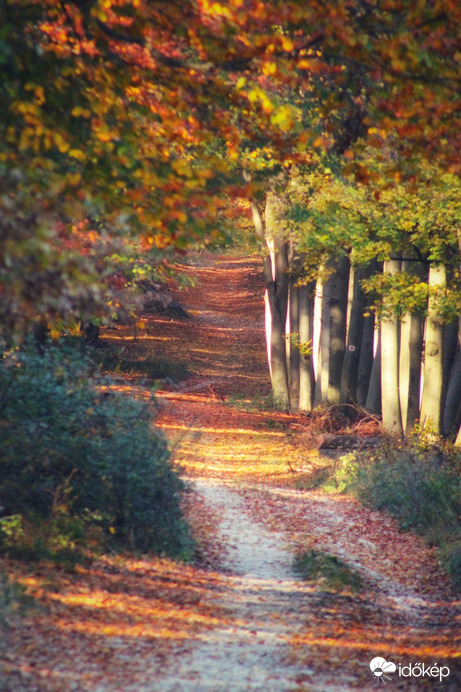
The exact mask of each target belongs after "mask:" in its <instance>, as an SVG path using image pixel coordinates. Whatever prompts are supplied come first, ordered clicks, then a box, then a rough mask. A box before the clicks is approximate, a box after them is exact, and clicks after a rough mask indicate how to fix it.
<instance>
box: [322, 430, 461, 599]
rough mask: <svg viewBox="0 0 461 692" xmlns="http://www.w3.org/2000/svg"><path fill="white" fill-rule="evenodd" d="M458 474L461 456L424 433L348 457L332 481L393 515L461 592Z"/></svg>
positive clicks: (460, 486) (341, 463)
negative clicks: (435, 555)
mask: <svg viewBox="0 0 461 692" xmlns="http://www.w3.org/2000/svg"><path fill="white" fill-rule="evenodd" d="M460 470H461V454H460V452H459V451H457V450H456V449H454V448H450V447H449V446H448V445H447V444H445V443H437V444H435V443H434V442H433V440H432V439H431V438H430V437H428V436H426V435H424V433H421V434H419V435H418V434H415V435H414V436H413V437H411V438H410V439H409V440H408V441H405V442H403V443H387V444H385V445H383V446H381V447H379V448H377V449H376V450H374V451H372V452H371V451H370V450H367V452H366V453H365V452H354V453H350V454H348V455H346V456H344V457H343V458H342V459H341V460H340V461H339V463H338V464H337V467H336V472H335V475H334V478H333V481H334V483H335V484H336V487H337V488H338V489H339V490H342V491H345V492H351V493H353V494H354V495H356V496H357V498H358V499H359V500H360V501H361V502H362V503H363V504H365V505H367V506H369V507H372V508H375V509H379V510H385V511H387V512H389V513H390V514H392V515H393V516H394V517H396V518H397V519H398V521H399V524H400V527H401V529H402V530H404V531H406V530H410V529H411V530H413V531H415V532H417V533H419V534H421V535H423V536H424V537H425V538H426V540H427V541H428V543H429V544H430V545H433V546H436V547H437V548H438V550H439V555H440V559H441V561H442V563H443V565H444V567H445V569H446V570H447V572H448V573H449V575H450V576H451V578H452V581H453V584H454V585H455V587H456V588H458V589H461V478H460ZM330 483H331V481H330Z"/></svg>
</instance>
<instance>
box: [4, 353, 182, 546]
mask: <svg viewBox="0 0 461 692" xmlns="http://www.w3.org/2000/svg"><path fill="white" fill-rule="evenodd" d="M93 368H94V366H93ZM151 408H152V407H151V406H149V404H146V403H143V402H141V401H139V400H136V399H134V398H130V397H129V396H127V395H126V394H121V393H118V392H116V391H114V390H113V389H112V388H111V381H110V380H108V379H101V378H100V377H98V375H97V374H95V373H94V372H93V371H92V366H91V364H90V361H89V360H87V359H86V357H85V356H84V355H82V353H81V352H76V351H75V349H69V348H66V347H65V346H49V348H48V349H47V351H46V352H44V353H37V352H36V351H33V350H28V351H27V350H24V351H23V352H18V353H14V354H12V355H9V356H8V357H6V358H4V359H3V362H2V363H1V364H0V412H1V422H0V439H1V441H2V442H1V446H0V506H1V507H2V508H3V509H2V513H1V515H0V544H2V545H3V548H4V549H6V550H8V551H9V552H11V551H13V550H14V549H15V546H16V550H17V548H18V546H19V547H22V548H23V549H24V550H26V551H27V552H28V554H29V555H31V554H32V553H33V552H34V551H36V552H38V553H39V554H40V553H41V552H43V551H48V553H50V554H56V555H57V556H59V555H60V556H64V557H66V556H71V555H72V554H73V553H74V551H75V549H76V548H77V547H78V546H84V545H85V544H87V543H88V542H100V541H101V540H102V541H103V542H105V543H106V544H112V545H113V544H117V543H118V544H120V545H123V546H126V547H129V548H130V549H134V550H141V551H148V552H154V553H157V554H168V555H171V556H173V555H183V556H184V555H185V554H186V553H187V551H188V550H189V549H190V548H191V541H190V538H189V535H188V531H187V526H186V524H185V522H184V520H183V517H182V513H181V509H180V497H181V493H182V491H183V490H184V484H183V482H182V480H181V478H180V477H179V475H178V472H177V471H176V470H175V469H174V468H173V467H172V465H171V463H170V461H169V452H168V448H167V444H166V441H165V439H164V437H163V435H162V434H161V433H160V432H159V431H158V430H155V428H154V427H153V415H152V412H151Z"/></svg>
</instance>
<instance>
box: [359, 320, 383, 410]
mask: <svg viewBox="0 0 461 692" xmlns="http://www.w3.org/2000/svg"><path fill="white" fill-rule="evenodd" d="M374 335H375V316H374V313H370V314H369V315H368V316H367V317H365V318H364V323H363V335H362V345H361V348H360V360H359V367H358V372H357V404H358V405H359V406H365V405H366V401H367V396H368V390H369V388H370V378H371V371H372V369H373V343H374ZM380 377H381V375H380ZM379 400H380V401H381V388H380V395H379ZM379 408H380V409H381V405H380V406H379Z"/></svg>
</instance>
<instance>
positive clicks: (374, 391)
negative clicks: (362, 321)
mask: <svg viewBox="0 0 461 692" xmlns="http://www.w3.org/2000/svg"><path fill="white" fill-rule="evenodd" d="M365 408H366V409H367V411H370V412H371V413H377V414H378V415H379V414H380V413H381V327H379V329H378V344H377V347H376V354H375V357H374V359H373V367H372V369H371V375H370V384H369V387H368V394H367V398H366V401H365Z"/></svg>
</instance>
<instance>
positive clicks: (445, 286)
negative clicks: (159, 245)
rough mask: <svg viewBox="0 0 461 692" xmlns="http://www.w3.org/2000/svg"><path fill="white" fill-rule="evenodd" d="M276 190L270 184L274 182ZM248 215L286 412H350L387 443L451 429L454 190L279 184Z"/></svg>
mask: <svg viewBox="0 0 461 692" xmlns="http://www.w3.org/2000/svg"><path fill="white" fill-rule="evenodd" d="M273 182H274V181H273ZM276 183H277V184H275V185H273V188H272V189H271V190H269V191H268V192H267V194H266V196H265V205H264V209H263V208H262V207H261V208H260V205H258V204H257V203H256V202H255V201H253V202H252V203H251V210H252V213H253V218H254V222H255V228H256V232H257V234H258V237H259V239H260V241H261V243H262V244H263V247H264V248H265V253H264V273H265V278H266V286H267V291H266V312H267V319H266V325H267V336H268V339H267V343H268V356H269V364H270V370H271V379H272V386H273V392H274V396H275V398H276V400H277V401H278V402H279V404H280V405H281V406H283V407H284V408H291V409H292V410H297V409H302V410H307V411H309V410H311V408H312V407H313V406H314V405H317V404H356V405H358V406H361V407H364V408H366V409H368V410H369V411H372V412H375V413H378V414H381V413H382V415H383V423H384V426H385V428H386V430H388V431H389V432H394V433H398V434H403V433H408V432H410V431H411V429H412V428H413V427H414V426H415V424H416V423H421V424H422V425H424V426H430V427H431V428H432V429H433V430H434V431H436V432H443V433H444V434H446V435H454V434H456V432H457V431H458V430H459V426H460V423H461V406H460V402H461V371H460V367H461V359H460V352H459V350H460V330H459V322H458V315H459V309H460V302H459V301H460V283H459V259H460V251H459V229H460V227H461V205H460V203H461V186H460V182H459V179H458V178H457V177H455V176H453V175H451V174H449V173H446V172H443V171H440V170H436V169H434V168H433V167H429V166H428V167H427V170H426V181H425V182H423V180H422V179H421V180H420V181H419V184H418V185H415V184H414V182H413V181H410V182H408V181H407V182H395V183H394V184H393V185H392V186H390V187H389V186H387V184H386V185H385V186H384V189H383V187H382V179H381V178H379V179H378V182H377V183H375V184H373V185H370V183H367V185H360V184H357V182H356V181H352V180H349V182H348V181H347V180H345V179H344V178H342V179H340V178H338V177H334V176H332V175H331V174H330V172H328V173H325V172H323V174H320V173H319V172H318V171H317V172H316V174H315V175H311V176H309V177H308V178H306V177H303V176H300V175H298V177H297V178H295V177H291V178H289V179H287V178H286V177H285V178H284V179H280V178H279V179H278V181H276Z"/></svg>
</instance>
